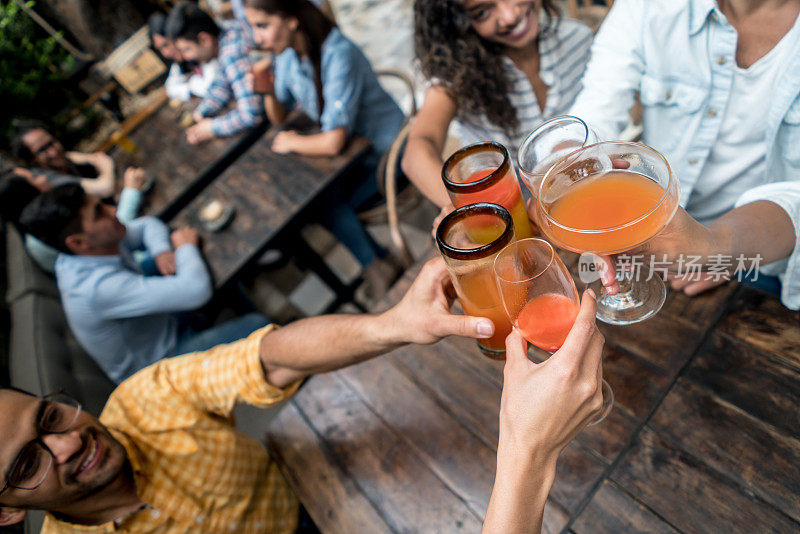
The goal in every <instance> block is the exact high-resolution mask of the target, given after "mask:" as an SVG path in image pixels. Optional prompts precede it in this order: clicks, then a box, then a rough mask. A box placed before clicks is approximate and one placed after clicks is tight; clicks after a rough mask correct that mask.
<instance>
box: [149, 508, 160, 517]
mask: <svg viewBox="0 0 800 534" xmlns="http://www.w3.org/2000/svg"><path fill="white" fill-rule="evenodd" d="M150 517H152V518H153V519H158V518H159V517H161V510H153V511H152V512H150Z"/></svg>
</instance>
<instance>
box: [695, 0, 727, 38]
mask: <svg viewBox="0 0 800 534" xmlns="http://www.w3.org/2000/svg"><path fill="white" fill-rule="evenodd" d="M717 11H719V6H718V5H717V2H716V0H689V35H694V34H696V33H697V32H699V31H700V30H701V29H702V28H703V26H705V24H706V21H708V17H709V15H710V14H711V13H712V12H714V13H716V12H717ZM721 14H722V13H718V14H717V15H718V16H719V15H721Z"/></svg>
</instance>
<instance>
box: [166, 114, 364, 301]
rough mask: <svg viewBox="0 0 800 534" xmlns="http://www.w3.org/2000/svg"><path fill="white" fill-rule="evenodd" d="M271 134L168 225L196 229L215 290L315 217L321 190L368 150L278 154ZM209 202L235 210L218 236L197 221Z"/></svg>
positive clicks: (299, 123)
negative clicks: (319, 154) (327, 154)
mask: <svg viewBox="0 0 800 534" xmlns="http://www.w3.org/2000/svg"><path fill="white" fill-rule="evenodd" d="M306 121H307V119H303V118H295V119H294V122H290V123H289V124H287V125H286V126H285V127H290V126H296V127H297V128H301V127H303V126H304V125H305V126H306V127H310V126H308V124H307V122H306ZM276 132H277V129H272V130H270V131H269V132H267V134H265V135H264V137H262V138H261V139H260V140H259V141H258V142H256V143H255V144H254V145H253V146H252V147H250V149H249V150H248V151H247V152H246V153H245V154H244V155H242V156H241V157H240V158H239V159H238V160H237V161H236V162H235V163H234V164H233V165H231V166H230V167H229V168H228V169H227V170H226V171H225V172H223V173H222V174H221V175H220V176H219V177H217V178H216V179H215V180H214V181H213V183H212V184H211V185H209V186H208V187H207V188H206V189H205V190H203V192H202V193H200V194H199V195H198V196H197V197H196V198H195V199H194V200H192V201H191V203H189V204H188V205H187V206H186V207H185V208H184V209H183V210H181V211H180V213H178V214H177V215H176V217H175V219H174V220H173V225H176V226H181V225H188V226H192V227H194V228H197V229H198V233H199V234H200V237H201V238H202V250H203V255H204V256H205V258H206V262H207V263H208V266H209V269H210V270H211V274H212V276H213V278H214V282H215V285H216V287H218V288H219V287H221V286H223V285H225V284H226V283H227V282H229V281H230V280H231V279H233V278H234V277H235V276H236V275H237V274H238V273H239V272H240V271H241V269H242V268H244V266H245V265H247V264H248V263H249V262H250V261H251V260H252V259H253V258H254V257H256V256H258V255H259V254H260V253H261V252H263V251H264V250H265V249H266V248H268V247H269V246H270V245H271V244H272V243H273V242H274V241H275V240H276V239H278V238H280V237H283V236H285V235H286V234H287V232H290V233H292V234H293V235H294V234H296V232H297V231H298V230H299V228H300V226H301V223H302V222H303V221H304V219H305V217H306V216H307V215H308V213H309V212H310V211H315V212H316V213H317V215H318V214H319V210H318V209H317V208H319V207H320V204H322V203H324V199H325V193H326V191H328V190H329V189H330V187H332V186H333V184H334V183H336V182H337V181H338V180H340V179H342V178H343V176H344V174H345V173H346V172H347V170H348V169H350V168H351V167H352V166H353V164H354V163H355V162H356V161H358V159H359V158H360V157H362V156H363V155H364V154H365V153H366V152H367V151H368V150H369V149H370V144H369V141H368V140H367V139H364V138H354V139H353V140H352V141H351V143H350V144H349V145H348V146H347V148H346V149H345V151H344V152H343V153H342V154H340V155H338V156H335V157H332V158H331V157H307V156H302V157H301V156H296V155H281V154H276V153H274V152H272V150H271V149H270V146H271V143H272V138H273V137H274V135H275V133H276ZM213 200H217V201H220V202H222V203H223V204H226V205H230V206H234V207H235V209H236V214H235V216H234V218H233V221H232V222H231V223H230V224H229V225H228V226H227V227H225V228H224V229H222V230H221V231H218V232H211V231H209V230H208V229H206V228H204V226H203V224H202V221H201V220H200V217H199V213H200V211H201V210H202V208H203V207H204V206H206V205H207V204H208V203H209V202H211V201H213ZM296 238H297V239H299V237H296Z"/></svg>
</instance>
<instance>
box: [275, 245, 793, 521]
mask: <svg viewBox="0 0 800 534" xmlns="http://www.w3.org/2000/svg"><path fill="white" fill-rule="evenodd" d="M570 260H572V261H574V258H570ZM573 266H574V263H573ZM415 273H416V271H415V272H414V273H413V274H415ZM410 280H411V276H410V275H409V276H406V277H405V278H404V279H403V280H402V281H401V282H400V283H399V284H398V287H396V288H395V289H394V290H393V295H392V298H393V299H394V300H396V299H399V297H400V296H401V295H402V293H403V292H404V291H405V289H406V288H407V287H408V285H409V284H410ZM601 330H602V331H603V333H604V335H605V336H606V341H607V343H606V348H605V353H604V357H605V359H604V362H605V363H604V376H605V378H606V380H608V382H610V384H611V385H612V387H613V388H614V391H615V393H616V404H615V406H614V409H613V411H612V412H611V414H610V415H609V417H608V418H607V419H606V420H605V421H604V422H602V423H601V424H600V425H597V426H594V427H589V428H587V429H586V430H584V431H583V432H582V433H581V434H580V435H579V436H578V437H577V439H576V440H575V441H573V442H572V443H571V444H570V445H569V446H567V448H566V449H565V450H564V452H563V454H562V455H561V458H560V460H559V464H558V471H557V476H556V481H555V484H554V485H553V489H552V491H551V493H550V497H549V500H548V504H547V507H546V510H545V518H544V531H545V532H575V533H593V534H594V533H604V532H607V533H615V534H617V533H627V532H659V533H671V532H676V531H679V532H715V533H716V532H721V533H726V534H729V533H735V532H743V533H752V532H798V531H800V314H798V312H792V311H789V310H787V309H785V308H784V307H783V306H782V305H781V304H780V302H779V301H778V300H777V299H775V298H773V297H771V296H767V295H765V294H763V293H760V292H758V291H756V290H753V289H751V288H746V287H743V286H739V285H737V284H731V285H727V286H723V287H721V288H718V289H717V290H715V291H713V292H711V293H710V294H706V295H703V296H700V297H696V298H694V299H690V298H688V297H686V296H684V295H682V294H680V293H674V292H672V293H670V295H669V297H668V300H667V303H666V305H665V306H664V308H663V309H662V310H661V312H660V313H659V314H658V316H657V317H655V318H654V319H651V320H649V321H646V322H644V323H640V324H638V325H633V326H627V327H611V326H608V325H602V326H601ZM502 366H503V364H502V363H501V362H493V361H490V360H488V359H487V358H484V357H482V356H481V355H480V354H479V353H478V352H477V350H476V349H475V347H474V342H473V341H469V340H464V339H454V338H450V339H447V340H444V341H443V342H440V343H438V344H437V345H434V346H430V347H407V348H404V349H401V350H397V351H395V352H394V353H392V354H391V355H389V356H387V357H383V358H380V359H376V360H373V361H370V362H367V363H365V364H362V365H358V366H355V367H351V368H347V369H344V370H341V371H338V372H335V373H330V374H325V375H319V376H316V377H313V378H312V379H311V380H309V381H308V382H307V383H306V384H305V386H304V387H303V388H302V390H301V391H300V392H299V393H298V394H297V395H295V397H294V398H293V399H292V400H291V401H290V402H289V403H288V404H287V405H286V406H285V408H284V409H283V411H282V412H281V413H280V414H279V416H278V417H277V418H276V419H275V420H274V421H273V423H272V424H271V425H270V427H269V430H268V433H267V435H266V438H265V439H266V441H267V444H268V446H269V448H270V450H271V452H272V454H273V455H274V456H275V457H276V458H277V459H278V461H279V462H280V464H281V466H282V469H283V472H284V473H285V475H286V477H287V480H289V482H290V484H291V485H292V486H293V487H294V489H295V491H296V492H297V494H298V496H299V497H300V499H301V500H302V502H303V503H304V505H305V506H306V508H307V509H308V511H309V512H310V514H311V516H312V517H313V519H314V521H315V522H316V523H317V524H318V525H319V527H320V529H321V530H322V531H323V532H326V533H327V532H342V533H352V532H370V533H375V532H448V533H449V532H478V531H479V530H480V527H481V522H482V519H483V516H484V514H485V511H486V508H487V505H488V500H489V495H490V492H491V488H492V483H493V479H494V471H495V453H496V446H497V434H498V410H499V401H500V389H501V385H502Z"/></svg>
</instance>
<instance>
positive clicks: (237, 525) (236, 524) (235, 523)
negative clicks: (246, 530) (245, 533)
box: [228, 521, 239, 531]
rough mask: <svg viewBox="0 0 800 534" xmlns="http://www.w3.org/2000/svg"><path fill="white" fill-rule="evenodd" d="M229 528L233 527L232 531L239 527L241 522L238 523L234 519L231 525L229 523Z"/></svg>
mask: <svg viewBox="0 0 800 534" xmlns="http://www.w3.org/2000/svg"><path fill="white" fill-rule="evenodd" d="M228 528H229V529H231V531H235V530H236V529H237V528H239V523H237V522H236V521H234V522H233V523H231V524H230V525H228Z"/></svg>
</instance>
